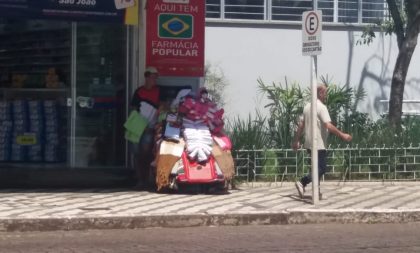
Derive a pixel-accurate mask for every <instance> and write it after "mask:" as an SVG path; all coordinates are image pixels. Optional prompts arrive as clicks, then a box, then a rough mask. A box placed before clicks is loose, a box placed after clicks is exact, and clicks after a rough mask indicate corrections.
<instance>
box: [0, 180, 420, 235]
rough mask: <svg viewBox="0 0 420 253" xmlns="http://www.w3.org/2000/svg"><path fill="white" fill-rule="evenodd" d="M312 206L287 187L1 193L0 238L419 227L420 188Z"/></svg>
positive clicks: (364, 190)
mask: <svg viewBox="0 0 420 253" xmlns="http://www.w3.org/2000/svg"><path fill="white" fill-rule="evenodd" d="M321 187H322V193H323V195H324V196H326V197H327V199H326V200H322V201H320V203H319V205H317V206H314V205H312V204H311V195H310V194H311V187H308V189H307V193H306V196H305V198H304V199H300V198H299V197H298V194H297V192H296V189H295V186H294V184H293V183H290V182H287V183H283V184H281V183H277V184H272V185H268V184H254V185H241V186H239V188H240V189H239V190H231V191H230V193H229V194H223V195H200V194H197V195H187V194H159V193H154V192H147V191H133V190H131V189H121V188H119V189H25V190H21V189H18V190H7V189H5V190H0V201H1V202H0V203H1V204H0V231H47V230H82V229H111V228H145V227H186V226H209V225H215V226H219V225H263V224H303V223H331V222H336V223H352V222H362V223H378V222H419V221H420V182H385V183H381V182H365V183H360V182H357V183H354V182H347V183H344V184H343V183H338V182H325V183H322V185H321Z"/></svg>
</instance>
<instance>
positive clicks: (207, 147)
mask: <svg viewBox="0 0 420 253" xmlns="http://www.w3.org/2000/svg"><path fill="white" fill-rule="evenodd" d="M183 126H184V131H183V133H184V139H185V142H186V144H187V152H188V157H189V158H190V159H192V160H196V161H198V162H204V161H207V160H208V158H209V156H210V155H211V151H212V145H213V139H212V137H211V133H210V131H209V128H208V126H207V125H205V124H204V123H203V122H202V121H198V122H194V121H190V120H188V119H184V122H183Z"/></svg>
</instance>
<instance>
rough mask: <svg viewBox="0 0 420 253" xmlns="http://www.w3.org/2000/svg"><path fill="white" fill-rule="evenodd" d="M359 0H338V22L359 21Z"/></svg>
mask: <svg viewBox="0 0 420 253" xmlns="http://www.w3.org/2000/svg"><path fill="white" fill-rule="evenodd" d="M358 2H359V0H338V22H344V23H357V22H358V5H359V3H358Z"/></svg>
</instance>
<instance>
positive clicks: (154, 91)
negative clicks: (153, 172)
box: [130, 67, 160, 189]
mask: <svg viewBox="0 0 420 253" xmlns="http://www.w3.org/2000/svg"><path fill="white" fill-rule="evenodd" d="M158 77H159V73H158V71H157V69H156V68H155V67H147V68H146V70H145V72H144V79H145V82H144V85H142V86H140V87H139V88H137V89H136V90H135V91H134V94H133V97H132V99H131V103H130V106H131V109H132V110H137V111H139V112H140V114H142V115H143V116H145V117H146V118H147V120H148V126H147V127H146V129H145V130H144V132H143V134H142V136H141V138H140V142H139V144H138V146H137V145H136V144H133V146H134V147H133V152H134V157H135V158H134V163H135V164H134V166H135V169H136V176H137V184H136V188H139V189H141V188H144V187H147V186H148V183H149V173H150V163H151V162H152V161H153V145H154V126H155V124H156V121H157V117H158V114H157V109H158V107H159V95H160V89H159V87H158V86H157V83H156V80H157V79H158ZM153 109H155V111H154V112H155V113H153Z"/></svg>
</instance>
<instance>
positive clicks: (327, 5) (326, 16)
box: [318, 0, 334, 22]
mask: <svg viewBox="0 0 420 253" xmlns="http://www.w3.org/2000/svg"><path fill="white" fill-rule="evenodd" d="M318 9H320V10H322V22H334V0H319V1H318Z"/></svg>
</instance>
